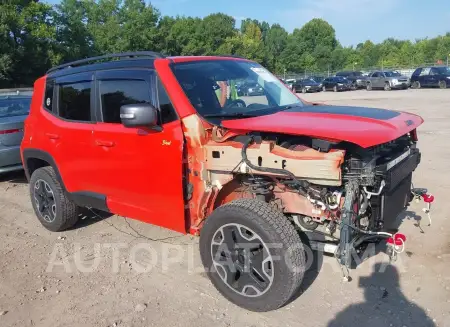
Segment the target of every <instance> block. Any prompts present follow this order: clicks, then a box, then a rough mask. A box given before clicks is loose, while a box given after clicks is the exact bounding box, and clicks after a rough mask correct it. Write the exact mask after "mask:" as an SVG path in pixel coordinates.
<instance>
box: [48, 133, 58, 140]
mask: <svg viewBox="0 0 450 327" xmlns="http://www.w3.org/2000/svg"><path fill="white" fill-rule="evenodd" d="M45 135H46V136H47V137H48V138H49V139H52V140H57V139H59V135H58V134H52V133H45Z"/></svg>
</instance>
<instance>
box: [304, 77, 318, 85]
mask: <svg viewBox="0 0 450 327" xmlns="http://www.w3.org/2000/svg"><path fill="white" fill-rule="evenodd" d="M303 83H311V84H316V81H314V80H313V79H311V78H307V79H304V80H303Z"/></svg>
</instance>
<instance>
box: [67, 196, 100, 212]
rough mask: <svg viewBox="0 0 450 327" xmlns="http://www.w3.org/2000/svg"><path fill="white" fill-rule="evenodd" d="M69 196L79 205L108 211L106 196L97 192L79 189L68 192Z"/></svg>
mask: <svg viewBox="0 0 450 327" xmlns="http://www.w3.org/2000/svg"><path fill="white" fill-rule="evenodd" d="M70 198H71V200H72V201H73V202H75V203H76V204H77V205H78V206H80V207H90V208H95V209H98V210H102V211H106V212H109V209H108V206H107V205H106V196H105V195H103V194H99V193H94V192H89V191H81V192H73V193H70Z"/></svg>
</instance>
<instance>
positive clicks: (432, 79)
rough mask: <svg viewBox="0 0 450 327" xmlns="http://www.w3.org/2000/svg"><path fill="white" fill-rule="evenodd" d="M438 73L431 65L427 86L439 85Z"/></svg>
mask: <svg viewBox="0 0 450 327" xmlns="http://www.w3.org/2000/svg"><path fill="white" fill-rule="evenodd" d="M440 75H441V74H440V73H439V70H437V69H436V68H435V67H432V68H431V69H430V75H429V86H439V80H440V77H441V76H440Z"/></svg>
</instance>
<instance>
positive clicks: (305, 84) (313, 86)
mask: <svg viewBox="0 0 450 327" xmlns="http://www.w3.org/2000/svg"><path fill="white" fill-rule="evenodd" d="M292 90H293V91H294V92H302V93H308V92H320V91H322V84H320V83H317V82H316V81H315V80H313V79H312V78H304V79H298V80H297V81H296V82H295V83H294V85H293V86H292Z"/></svg>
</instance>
